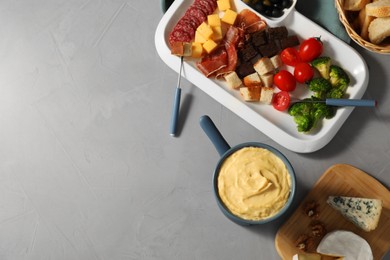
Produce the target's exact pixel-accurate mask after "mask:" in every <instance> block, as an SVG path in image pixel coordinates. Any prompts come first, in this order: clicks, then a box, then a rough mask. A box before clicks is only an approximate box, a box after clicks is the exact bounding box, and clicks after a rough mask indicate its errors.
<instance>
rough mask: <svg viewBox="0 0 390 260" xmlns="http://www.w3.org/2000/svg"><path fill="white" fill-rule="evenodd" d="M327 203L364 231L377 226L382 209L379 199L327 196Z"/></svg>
mask: <svg viewBox="0 0 390 260" xmlns="http://www.w3.org/2000/svg"><path fill="white" fill-rule="evenodd" d="M327 203H328V204H329V205H330V206H331V207H333V208H334V209H335V210H337V211H339V212H340V213H341V214H342V215H343V216H344V217H345V218H346V219H348V220H350V221H351V222H353V223H354V224H355V225H357V226H358V227H360V228H361V229H363V230H365V231H371V230H374V229H375V228H376V227H377V226H378V222H379V218H380V215H381V211H382V201H381V200H378V199H367V198H356V197H343V196H329V198H328V200H327Z"/></svg>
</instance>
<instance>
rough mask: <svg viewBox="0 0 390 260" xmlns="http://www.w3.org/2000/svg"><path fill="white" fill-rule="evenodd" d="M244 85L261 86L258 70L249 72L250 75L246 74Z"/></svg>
mask: <svg viewBox="0 0 390 260" xmlns="http://www.w3.org/2000/svg"><path fill="white" fill-rule="evenodd" d="M243 81H244V86H246V87H252V86H261V85H262V82H261V79H260V77H259V74H258V73H257V72H255V73H252V74H249V75H248V76H245V77H244V79H243Z"/></svg>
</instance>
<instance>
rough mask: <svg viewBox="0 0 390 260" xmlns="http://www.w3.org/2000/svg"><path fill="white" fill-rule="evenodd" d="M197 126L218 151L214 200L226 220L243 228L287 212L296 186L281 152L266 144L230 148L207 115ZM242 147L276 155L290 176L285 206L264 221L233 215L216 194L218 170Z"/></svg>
mask: <svg viewBox="0 0 390 260" xmlns="http://www.w3.org/2000/svg"><path fill="white" fill-rule="evenodd" d="M199 124H200V126H201V127H202V129H203V130H204V132H205V133H206V135H207V136H208V137H209V139H210V140H211V142H212V143H213V144H214V146H215V149H216V150H217V151H218V153H219V155H220V156H221V158H220V159H219V161H218V164H217V166H216V168H215V171H214V175H213V189H214V195H215V198H216V200H217V204H218V206H219V208H220V210H221V211H222V213H223V214H224V215H225V216H226V217H227V218H228V219H230V220H232V221H233V222H235V223H237V224H240V225H244V226H247V225H259V224H264V223H268V222H271V221H273V220H275V219H277V218H279V217H280V216H282V215H283V214H284V213H285V212H286V211H287V210H288V208H289V207H290V205H291V204H292V201H293V198H294V194H295V186H296V180H295V172H294V169H293V167H292V165H291V163H290V162H289V161H288V159H287V158H286V157H285V156H284V155H283V154H282V153H281V152H279V151H278V150H277V149H275V148H273V147H271V146H269V145H267V144H263V143H258V142H247V143H242V144H239V145H236V146H234V147H230V146H229V144H228V143H227V142H226V140H225V139H224V138H223V136H222V135H221V133H220V132H219V131H218V129H217V127H216V126H215V124H214V123H213V121H212V120H211V119H210V117H208V116H207V115H204V116H202V117H200V119H199ZM244 147H258V148H263V149H266V150H268V151H270V152H272V153H273V154H274V155H276V156H277V157H279V158H280V159H281V160H282V161H283V163H284V164H285V165H286V168H287V170H288V173H289V175H290V179H291V190H290V195H289V197H288V200H287V202H286V204H285V205H284V206H283V208H282V209H281V210H280V211H279V212H278V213H276V214H275V215H273V216H270V217H268V218H265V219H261V220H248V219H244V218H241V217H239V216H237V215H235V214H233V213H232V212H231V211H230V210H229V209H228V208H227V207H226V206H225V204H224V203H223V201H222V199H221V197H220V195H219V192H218V175H219V172H220V169H221V167H222V165H223V163H224V161H225V160H226V159H227V158H228V157H229V156H230V155H231V154H233V153H234V152H236V151H238V150H240V149H242V148H244Z"/></svg>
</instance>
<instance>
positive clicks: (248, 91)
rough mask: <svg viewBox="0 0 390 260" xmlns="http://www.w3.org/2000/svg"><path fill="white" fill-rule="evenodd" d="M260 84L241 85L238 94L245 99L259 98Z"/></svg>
mask: <svg viewBox="0 0 390 260" xmlns="http://www.w3.org/2000/svg"><path fill="white" fill-rule="evenodd" d="M260 91H261V87H260V86H252V87H242V88H240V94H241V96H242V97H243V98H244V100H245V101H249V102H254V101H259V100H260Z"/></svg>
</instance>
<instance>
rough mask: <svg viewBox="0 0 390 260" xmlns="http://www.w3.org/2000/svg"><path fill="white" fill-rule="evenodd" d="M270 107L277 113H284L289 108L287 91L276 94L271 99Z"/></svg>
mask: <svg viewBox="0 0 390 260" xmlns="http://www.w3.org/2000/svg"><path fill="white" fill-rule="evenodd" d="M272 106H273V107H274V108H275V109H276V110H279V111H284V110H286V109H287V108H288V107H289V106H290V94H288V92H287V91H280V92H278V93H276V94H275V95H274V97H273V99H272Z"/></svg>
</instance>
